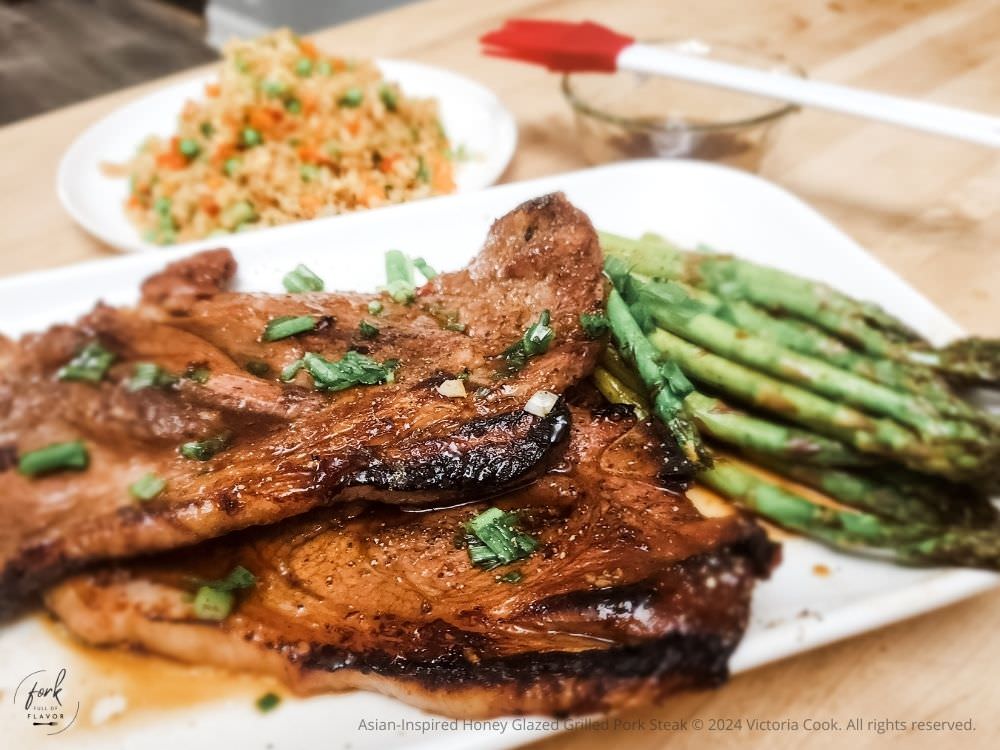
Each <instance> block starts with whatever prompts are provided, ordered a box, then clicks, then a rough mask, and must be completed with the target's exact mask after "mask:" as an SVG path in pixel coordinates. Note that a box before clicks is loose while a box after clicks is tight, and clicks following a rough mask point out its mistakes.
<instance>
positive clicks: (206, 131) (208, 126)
mask: <svg viewBox="0 0 1000 750" xmlns="http://www.w3.org/2000/svg"><path fill="white" fill-rule="evenodd" d="M198 130H200V131H201V134H202V135H203V136H205V137H206V138H211V137H212V136H213V135H215V126H214V125H213V124H212V123H210V122H203V123H202V124H201V125H200V126H199V127H198Z"/></svg>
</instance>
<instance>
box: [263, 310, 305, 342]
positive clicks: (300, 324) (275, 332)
mask: <svg viewBox="0 0 1000 750" xmlns="http://www.w3.org/2000/svg"><path fill="white" fill-rule="evenodd" d="M315 328H316V318H314V317H313V316H312V315H284V316H282V317H280V318H273V319H272V320H270V321H268V324H267V326H266V327H265V328H264V334H263V336H262V338H263V339H264V341H281V339H287V338H288V337H290V336H298V335H299V334H300V333H307V332H308V331H312V330H313V329H315Z"/></svg>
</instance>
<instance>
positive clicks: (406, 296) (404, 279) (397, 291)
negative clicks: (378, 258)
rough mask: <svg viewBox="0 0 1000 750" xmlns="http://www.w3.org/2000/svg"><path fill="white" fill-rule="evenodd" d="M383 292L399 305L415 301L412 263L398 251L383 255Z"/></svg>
mask: <svg viewBox="0 0 1000 750" xmlns="http://www.w3.org/2000/svg"><path fill="white" fill-rule="evenodd" d="M385 282H386V283H385V290H386V292H388V293H389V296H390V297H392V298H393V300H395V301H396V302H398V303H399V304H401V305H407V304H409V303H410V302H413V300H414V299H416V296H417V295H416V287H415V286H414V284H413V263H412V262H411V261H410V259H409V258H407V257H406V256H405V255H404V254H403V253H401V252H400V251H399V250H389V251H388V252H387V253H386V254H385Z"/></svg>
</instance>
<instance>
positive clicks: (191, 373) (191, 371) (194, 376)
mask: <svg viewBox="0 0 1000 750" xmlns="http://www.w3.org/2000/svg"><path fill="white" fill-rule="evenodd" d="M184 377H185V378H187V379H188V380H193V381H194V382H195V383H200V384H202V385H204V384H205V383H207V382H208V379H209V378H210V377H212V371H211V370H209V369H208V368H207V367H198V366H189V367H188V368H187V369H186V370H185V371H184Z"/></svg>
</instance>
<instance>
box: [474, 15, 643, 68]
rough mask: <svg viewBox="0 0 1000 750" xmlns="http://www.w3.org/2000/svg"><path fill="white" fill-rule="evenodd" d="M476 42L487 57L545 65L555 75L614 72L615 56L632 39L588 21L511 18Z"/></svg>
mask: <svg viewBox="0 0 1000 750" xmlns="http://www.w3.org/2000/svg"><path fill="white" fill-rule="evenodd" d="M479 41H480V42H481V43H482V45H483V52H484V53H485V54H487V55H489V56H490V57H504V58H508V59H511V60H521V61H522V62H529V63H534V64H536V65H544V66H545V67H546V68H548V69H549V70H551V71H553V72H555V73H613V72H614V71H615V70H617V67H618V66H617V63H616V61H617V59H618V53H619V52H621V51H622V50H623V49H624V48H625V47H627V46H629V45H630V44H632V43H634V42H635V39H633V38H632V37H630V36H624V35H623V34H619V33H617V32H614V31H612V30H611V29H609V28H607V27H606V26H601V25H600V24H596V23H592V22H591V21H583V22H581V23H569V22H566V21H532V20H527V19H512V20H510V21H507V23H505V24H504V26H503V28H501V29H498V30H496V31H491V32H489V33H488V34H484V35H483V36H482V37H480V38H479Z"/></svg>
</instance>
